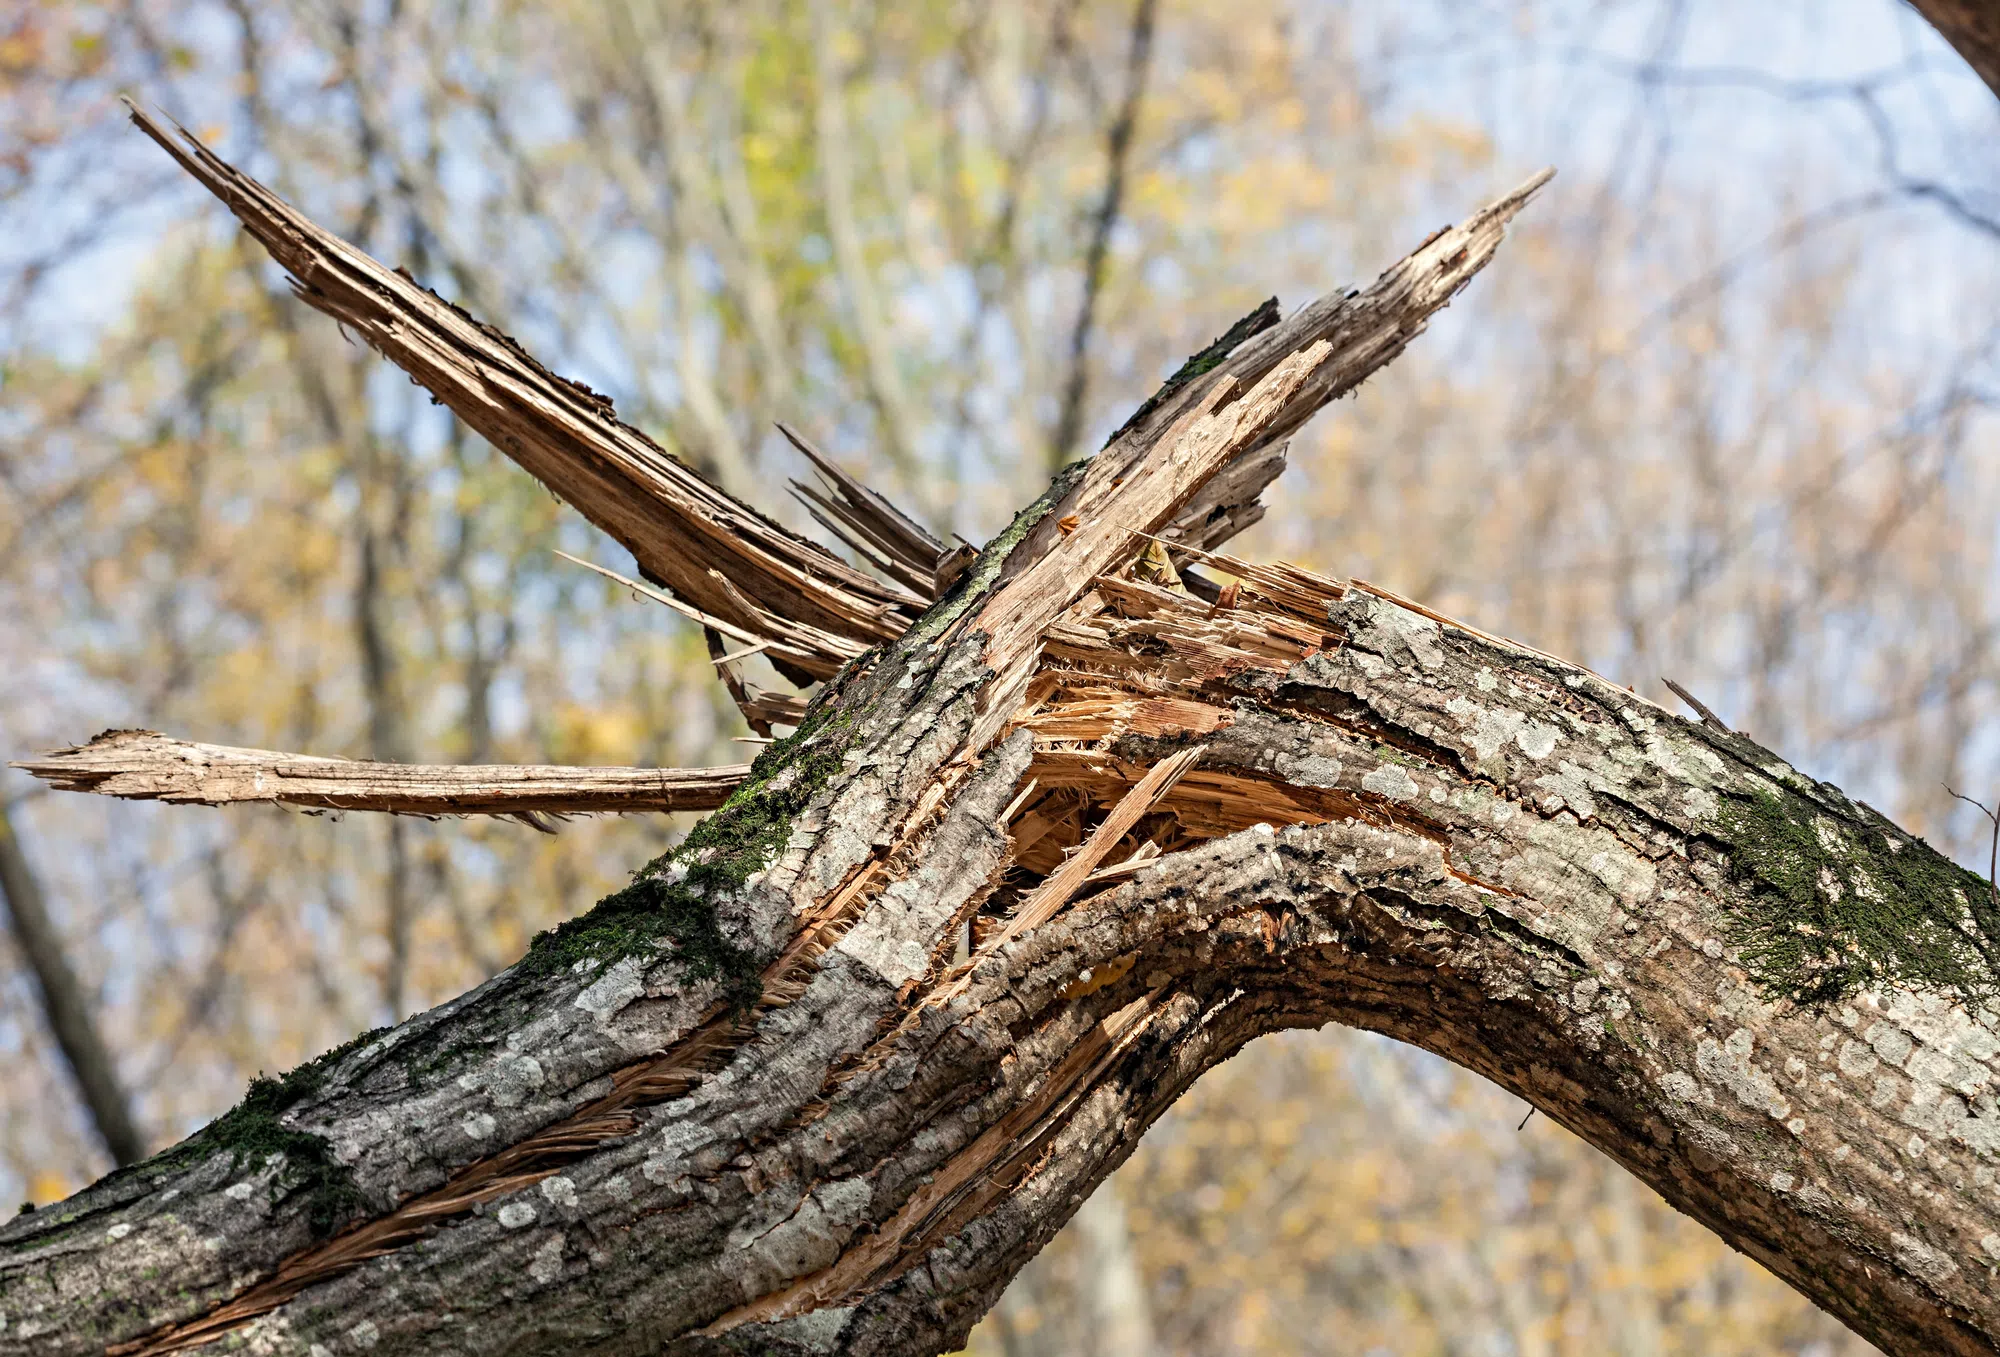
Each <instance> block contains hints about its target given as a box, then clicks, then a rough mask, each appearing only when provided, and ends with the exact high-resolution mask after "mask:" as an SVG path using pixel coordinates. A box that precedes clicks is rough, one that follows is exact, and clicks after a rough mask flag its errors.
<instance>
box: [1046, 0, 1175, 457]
mask: <svg viewBox="0 0 2000 1357" xmlns="http://www.w3.org/2000/svg"><path fill="white" fill-rule="evenodd" d="M1156 8H1157V6H1156V4H1155V0H1138V4H1137V6H1136V7H1135V8H1134V9H1133V11H1132V40H1131V45H1130V48H1129V51H1128V53H1127V56H1126V59H1125V95H1124V98H1123V99H1121V100H1120V101H1119V104H1118V114H1117V116H1116V117H1115V118H1113V119H1112V122H1111V127H1110V130H1109V131H1107V132H1106V133H1105V137H1104V196H1103V198H1102V199H1101V200H1100V201H1099V203H1098V205H1097V211H1096V213H1095V214H1093V218H1092V221H1091V226H1090V249H1089V250H1088V251H1087V252H1086V253H1085V255H1084V261H1083V297H1082V299H1081V300H1080V301H1079V302H1078V303H1077V309H1076V325H1075V326H1074V327H1073V328H1072V329H1071V331H1070V336H1069V377H1068V379H1067V380H1066V381H1065V382H1064V383H1063V394H1062V412H1061V413H1060V414H1059V415H1058V416H1057V418H1056V428H1055V433H1054V435H1053V436H1052V437H1051V438H1050V440H1049V464H1050V469H1051V470H1053V469H1054V468H1056V467H1058V466H1061V465H1062V464H1063V463H1064V462H1066V461H1068V460H1069V456H1070V450H1071V449H1072V448H1074V447H1075V446H1076V440H1077V436H1078V434H1079V433H1081V432H1082V425H1083V398H1084V393H1085V391H1086V390H1087V389H1088V387H1089V382H1090V367H1089V356H1090V339H1091V335H1092V333H1093V332H1094V330H1095V329H1096V325H1097V302H1098V297H1099V295H1100V294H1101V293H1102V292H1103V290H1104V275H1105V272H1106V269H1107V266H1108V263H1109V260H1110V254H1111V233H1112V232H1113V230H1115V229H1116V228H1117V225H1118V216H1119V213H1120V212H1122V211H1123V210H1124V206H1125V174H1126V163H1127V162H1128V161H1129V160H1130V159H1131V155H1132V137H1133V134H1134V133H1135V132H1137V130H1138V126H1139V106H1140V104H1141V103H1142V102H1143V101H1144V99H1145V95H1146V76H1147V74H1148V72H1149V71H1150V70H1151V69H1152V63H1153V14H1154V11H1155V9H1156Z"/></svg>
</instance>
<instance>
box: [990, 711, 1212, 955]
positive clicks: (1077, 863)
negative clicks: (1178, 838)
mask: <svg viewBox="0 0 2000 1357" xmlns="http://www.w3.org/2000/svg"><path fill="white" fill-rule="evenodd" d="M1201 756H1202V747H1201V746H1200V745H1196V746H1194V747H1193V748H1192V749H1183V750H1182V751H1180V753H1178V754H1174V755H1172V756H1170V757H1168V758H1164V759H1161V760H1160V761H1159V762H1158V763H1156V764H1154V765H1153V766H1152V767H1151V768H1149V769H1147V770H1146V775H1145V776H1144V777H1142V778H1140V779H1139V781H1138V783H1137V784H1136V785H1135V786H1134V787H1133V788H1132V790H1131V791H1129V792H1127V793H1125V795H1124V796H1122V797H1120V798H1119V800H1118V804H1117V805H1116V806H1113V807H1112V809H1111V814H1109V815H1107V816H1105V817H1104V823H1102V824H1100V825H1099V826H1098V827H1097V828H1096V829H1094V830H1092V831H1091V835H1090V837H1089V838H1088V839H1086V840H1084V843H1083V847H1081V848H1079V849H1077V851H1076V852H1075V853H1074V854H1072V855H1071V857H1070V859H1069V861H1067V862H1065V863H1063V865H1062V867H1061V869H1060V870H1058V871H1057V872H1056V874H1055V875H1054V876H1051V877H1050V878H1049V879H1048V880H1047V881H1044V882H1043V883H1042V884H1041V886H1040V887H1039V888H1037V889H1036V891H1035V893H1034V894H1033V895H1031V896H1029V897H1028V898H1027V899H1026V900H1024V901H1022V902H1021V907H1020V908H1019V909H1018V910H1017V911H1016V912H1015V914H1014V917H1013V918H1012V919H1011V920H1009V921H1008V924H1007V928H1006V931H1005V932H1004V933H1003V934H1002V935H1001V940H1002V941H1005V940H1006V939H1008V938H1013V937H1019V936H1020V935H1021V934H1022V933H1025V932H1027V931H1028V930H1029V929H1031V928H1038V927H1040V926H1041V925H1043V924H1045V923H1047V922H1048V921H1049V920H1050V919H1053V918H1054V917H1055V916H1056V911H1058V910H1060V909H1061V908H1062V907H1063V906H1064V905H1066V904H1068V903H1069V901H1070V897H1071V896H1073V895H1075V894H1076V892H1077V890H1078V889H1079V888H1081V887H1082V885H1083V883H1084V881H1085V880H1087V879H1088V878H1089V876H1090V874H1091V873H1092V872H1094V871H1096V870H1097V869H1098V867H1099V866H1100V865H1101V864H1102V863H1103V861H1104V859H1105V857H1106V856H1107V855H1108V854H1109V853H1110V852H1111V850H1112V849H1113V848H1115V847H1117V846H1118V844H1119V843H1120V842H1121V841H1122V840H1123V839H1124V838H1125V836H1126V835H1127V834H1129V833H1131V832H1132V827H1133V826H1134V825H1136V824H1138V823H1139V819H1140V817H1141V816H1143V815H1145V814H1146V812H1147V811H1149V810H1151V809H1152V808H1153V807H1154V806H1156V805H1158V804H1159V802H1160V800H1161V799H1162V798H1163V797H1165V796H1166V794H1167V793H1168V792H1170V791H1172V790H1173V788H1174V784H1175V783H1176V782H1179V781H1180V780H1181V778H1182V777H1183V776H1185V775H1186V773H1187V771H1188V769H1190V768H1192V767H1193V766H1194V764H1195V761H1196V760H1198V759H1199V758H1201Z"/></svg>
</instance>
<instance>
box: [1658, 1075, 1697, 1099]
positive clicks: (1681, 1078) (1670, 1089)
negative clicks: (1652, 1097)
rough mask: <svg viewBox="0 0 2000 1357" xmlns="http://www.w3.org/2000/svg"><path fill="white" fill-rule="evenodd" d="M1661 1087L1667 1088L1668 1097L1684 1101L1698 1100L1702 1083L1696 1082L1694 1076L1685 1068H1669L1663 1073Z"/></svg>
mask: <svg viewBox="0 0 2000 1357" xmlns="http://www.w3.org/2000/svg"><path fill="white" fill-rule="evenodd" d="M1660 1087H1661V1088H1663V1089H1665V1090H1666V1092H1667V1096H1668V1097H1670V1098H1672V1099H1674V1100H1675V1101H1676V1102H1683V1103H1691V1102H1694V1101H1696V1097H1697V1095H1698V1094H1699V1093H1700V1092H1701V1085H1699V1084H1697V1083H1695V1081H1694V1076H1693V1075H1691V1074H1689V1073H1687V1072H1686V1071H1684V1070H1669V1071H1667V1073H1665V1074H1663V1075H1661V1076H1660Z"/></svg>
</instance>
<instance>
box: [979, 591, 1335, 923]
mask: <svg viewBox="0 0 2000 1357" xmlns="http://www.w3.org/2000/svg"><path fill="white" fill-rule="evenodd" d="M1201 554H1202V556H1203V558H1204V560H1205V562H1206V564H1208V565H1209V566H1210V567H1211V568H1212V569H1215V570H1217V571H1218V572H1223V573H1226V574H1228V575H1233V576H1236V578H1235V579H1234V580H1233V581H1232V582H1231V583H1230V584H1229V585H1228V586H1227V590H1226V596H1227V599H1228V602H1227V603H1226V604H1225V603H1207V602H1204V601H1202V600H1200V599H1198V598H1193V597H1190V596H1188V595H1186V594H1183V593H1179V592H1176V591H1175V590H1172V589H1168V588H1162V587H1160V586H1158V585H1154V584H1147V583H1144V582H1142V581H1139V580H1135V579H1132V578H1129V577H1121V576H1113V575H1103V576H1099V577H1098V578H1097V580H1096V581H1095V582H1094V583H1093V585H1092V587H1091V589H1090V591H1089V592H1087V593H1086V594H1085V595H1084V596H1083V597H1082V598H1081V599H1079V600H1078V601H1077V602H1076V603H1075V604H1074V605H1073V606H1071V607H1070V608H1069V609H1068V610H1067V611H1066V612H1064V613H1063V614H1062V615H1061V616H1060V617H1058V618H1057V619H1056V620H1055V621H1054V623H1052V624H1051V625H1050V627H1049V642H1048V644H1047V646H1046V647H1045V649H1044V651H1043V656H1044V658H1043V662H1042V665H1041V667H1040V669H1038V670H1037V671H1036V673H1035V675H1034V677H1033V678H1032V679H1031V680H1030V681H1029V683H1028V685H1027V689H1026V692H1025V694H1024V696H1023V699H1022V702H1021V705H1020V706H1019V708H1018V709H1017V710H1016V711H1015V712H1014V713H1013V715H1012V717H1011V719H1010V720H1009V721H1008V723H1007V726H1006V729H1008V730H1027V731H1030V732H1032V733H1033V735H1034V739H1035V754H1034V762H1033V764H1032V765H1031V772H1032V776H1033V777H1034V779H1035V788H1036V795H1035V796H1033V797H1032V798H1030V799H1029V800H1027V801H1026V802H1025V804H1024V805H1023V807H1022V808H1021V814H1020V816H1019V818H1018V819H1017V820H1016V821H1015V822H1014V824H1013V825H1012V827H1011V828H1012V832H1013V835H1014V860H1015V863H1016V865H1017V866H1018V867H1020V868H1022V869H1024V870H1027V871H1030V872H1035V873H1038V874H1048V873H1051V872H1058V871H1060V872H1061V873H1063V874H1068V873H1069V872H1070V864H1075V863H1078V862H1080V861H1083V860H1085V859H1086V852H1087V850H1078V849H1077V846H1078V845H1080V844H1085V843H1086V842H1087V843H1091V844H1095V843H1096V842H1097V841H1098V839H1099V838H1100V837H1101V835H1102V831H1103V829H1104V827H1105V826H1106V825H1109V824H1111V823H1112V820H1111V818H1106V820H1105V821H1104V823H1103V824H1100V825H1095V826H1094V825H1093V819H1094V817H1095V815H1096V813H1097V812H1098V811H1099V810H1102V809H1104V808H1111V807H1123V806H1125V805H1126V804H1128V803H1129V802H1130V801H1131V800H1132V799H1133V798H1134V797H1135V796H1137V795H1138V793H1139V791H1140V789H1141V788H1144V787H1145V786H1146V784H1147V782H1148V781H1149V779H1151V778H1152V777H1153V775H1154V774H1155V773H1156V772H1157V771H1158V769H1159V768H1162V767H1165V766H1166V764H1165V763H1161V764H1153V763H1151V762H1150V761H1142V760H1139V759H1136V758H1130V757H1121V756H1120V755H1119V754H1117V753H1115V752H1113V751H1114V747H1115V746H1116V745H1117V744H1118V742H1119V741H1121V740H1124V739H1126V738H1127V737H1139V738H1141V739H1144V740H1148V741H1158V742H1161V743H1164V744H1169V745H1171V744H1174V743H1181V744H1185V745H1189V746H1194V745H1198V743H1199V741H1200V740H1201V739H1202V738H1203V737H1205V736H1207V735H1210V734H1212V733H1214V732H1215V731H1217V730H1220V729H1222V728H1224V727H1226V726H1228V725H1230V724H1231V723H1232V721H1233V720H1234V717H1233V714H1232V702H1233V700H1234V697H1235V696H1236V695H1237V694H1236V692H1235V691H1233V690H1232V687H1231V685H1232V684H1234V683H1241V682H1242V681H1243V680H1244V679H1245V678H1246V677H1249V676H1256V675H1260V674H1261V675H1265V676H1268V678H1267V680H1266V681H1270V680H1275V679H1276V678H1278V677H1280V676H1282V675H1283V674H1284V673H1285V672H1286V671H1287V670H1289V669H1290V668H1291V667H1292V666H1293V665H1295V664H1297V663H1298V662H1299V661H1301V660H1304V659H1308V658H1310V657H1311V656H1312V655H1314V654H1316V653H1318V652H1319V651H1320V650H1321V649H1324V648H1326V647H1329V646H1333V645H1338V644H1339V643H1340V641H1341V640H1342V638H1341V637H1339V636H1337V635H1335V634H1333V633H1332V632H1330V631H1329V624H1328V623H1327V621H1326V618H1327V608H1328V605H1330V604H1331V603H1333V602H1334V601H1336V600H1337V599H1339V598H1341V597H1342V596H1343V595H1344V594H1345V593H1346V588H1347V586H1345V585H1344V584H1342V583H1341V582H1340V581H1338V580H1334V579H1328V578H1326V577H1325V576H1321V575H1315V574H1313V573H1311V572H1310V571H1305V570H1301V569H1298V568H1297V567H1295V566H1289V565H1275V566H1273V565H1251V564H1249V563H1247V562H1242V561H1236V560H1232V559H1230V558H1228V557H1218V556H1210V555H1208V554H1207V553H1201ZM1167 762H1169V763H1171V762H1173V760H1168V761H1167ZM1190 763H1192V761H1191V760H1190ZM1146 811H1147V812H1148V813H1150V814H1152V815H1154V816H1156V817H1164V819H1165V820H1166V821H1168V823H1166V824H1160V825H1155V826H1154V827H1153V829H1152V832H1151V833H1150V835H1147V836H1145V842H1144V843H1140V844H1138V845H1136V846H1134V847H1133V849H1132V851H1131V857H1132V858H1133V859H1137V861H1136V862H1132V864H1131V866H1129V867H1125V865H1124V864H1122V863H1118V862H1116V861H1115V860H1113V866H1116V867H1120V868H1122V870H1119V871H1117V872H1116V873H1115V874H1114V873H1109V872H1107V870H1106V869H1105V868H1104V866H1103V863H1104V862H1105V861H1106V860H1107V859H1108V858H1109V857H1110V855H1109V854H1108V852H1100V853H1098V854H1096V855H1095V856H1092V857H1089V858H1088V862H1089V865H1088V867H1086V868H1084V869H1083V870H1082V871H1079V872H1077V873H1076V874H1075V875H1076V876H1077V878H1078V879H1077V881H1076V883H1075V886H1074V887H1072V889H1075V888H1077V887H1082V886H1085V885H1099V884H1107V883H1108V882H1110V881H1112V880H1116V879H1119V878H1121V877H1123V876H1125V875H1129V874H1130V872H1131V871H1134V870H1137V863H1138V862H1143V861H1144V860H1145V858H1146V857H1150V856H1152V855H1153V854H1156V853H1158V852H1160V851H1162V850H1163V849H1164V850H1166V851H1171V850H1172V849H1174V848H1179V847H1184V846H1186V845H1187V844H1188V843H1191V842H1196V841H1199V840H1201V839H1207V838H1214V837H1217V836H1220V835H1223V834H1230V833H1234V832H1235V831H1237V830H1239V829H1245V828H1248V827H1249V826H1251V825H1254V824H1260V823H1262V824H1315V823H1319V822H1322V821H1326V820H1331V819H1335V818H1338V817H1343V816H1348V815H1362V816H1363V817H1364V818H1366V817H1369V816H1370V814H1371V813H1370V811H1369V809H1368V808H1367V807H1365V806H1363V805H1361V804H1360V803H1359V802H1358V801H1357V800H1356V799H1355V798H1354V797H1352V796H1350V795H1348V794H1346V793H1342V792H1335V791H1321V790H1317V789H1314V788H1309V787H1299V786H1296V785H1291V784H1288V783H1286V782H1284V781H1282V780H1280V779H1277V778H1275V777H1274V778H1270V779H1265V778H1260V777H1257V776H1255V775H1254V774H1252V773H1249V772H1245V771H1241V770H1235V769H1231V770H1228V771H1222V770H1213V769H1204V768H1201V767H1200V766H1199V765H1198V764H1194V765H1193V766H1183V767H1181V768H1179V769H1177V770H1176V775H1175V776H1174V777H1173V778H1171V779H1170V780H1168V781H1167V782H1166V783H1165V785H1164V786H1162V787H1160V788H1159V789H1158V790H1157V791H1156V792H1155V793H1153V794H1152V795H1150V796H1149V798H1148V799H1147V803H1146ZM1113 814H1114V815H1115V811H1114V812H1113ZM1133 823H1137V819H1136V817H1135V818H1134V820H1133ZM1130 828H1131V825H1130V824H1128V825H1126V826H1125V827H1124V829H1125V830H1129V829H1130ZM1120 833H1121V835H1122V834H1123V833H1124V830H1121V831H1120ZM1105 847H1106V849H1107V850H1108V849H1109V848H1110V847H1111V845H1106V846H1105ZM1071 851H1075V856H1073V857H1070V858H1069V859H1068V862H1067V863H1065V861H1064V856H1063V855H1064V854H1065V853H1066V852H1071ZM1142 855H1143V856H1142ZM1051 884H1053V880H1052V881H1051Z"/></svg>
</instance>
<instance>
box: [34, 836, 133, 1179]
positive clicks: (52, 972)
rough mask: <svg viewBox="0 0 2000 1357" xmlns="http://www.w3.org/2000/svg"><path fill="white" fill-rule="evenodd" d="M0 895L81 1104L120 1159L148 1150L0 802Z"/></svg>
mask: <svg viewBox="0 0 2000 1357" xmlns="http://www.w3.org/2000/svg"><path fill="white" fill-rule="evenodd" d="M0 897H4V898H5V900H6V904H7V917H8V921H9V922H10V923H11V924H12V925H13V931H14V943H15V945H16V946H18V947H19V948H20V949H21V955H22V957H23V958H24V959H26V961H27V963H28V969H29V970H31V971H33V972H34V976H35V988H36V989H37V990H39V991H40V993H41V996H42V1015H43V1016H44V1017H45V1018H46V1019H47V1020H48V1024H49V1030H50V1031H51V1032H53V1033H54V1034H55V1038H56V1046H57V1047H58V1048H59V1049H60V1050H61V1051H62V1053H63V1059H64V1060H65V1061H67V1062H68V1063H69V1069H70V1074H71V1075H73V1076H74V1077H75V1079H76V1086H77V1091H78V1092H79V1093H81V1094H82V1095H83V1105H84V1107H85V1108H86V1109H87V1110H88V1111H89V1113H90V1119H91V1122H92V1124H93V1125H95V1126H96V1128H97V1134H98V1138H99V1139H101V1140H102V1141H103V1142H104V1148H105V1149H106V1150H109V1151H110V1152H111V1158H112V1159H113V1160H114V1161H116V1162H117V1163H119V1164H136V1163H137V1162H139V1160H141V1159H143V1158H145V1157H146V1140H145V1137H144V1136H142V1135H141V1134H140V1133H139V1126H138V1122H137V1121H136V1120H135V1119H134V1118H133V1116H132V1103H131V1100H130V1098H128V1097H127V1095H126V1093H125V1088H124V1085H123V1083H122V1082H121V1081H120V1080H119V1078H118V1066H117V1063H116V1062H115V1061H114V1060H112V1058H111V1051H110V1048H109V1047H107V1046H106V1045H105V1044H104V1037H103V1036H102V1035H101V1034H100V1033H99V1032H98V1030H97V1020H96V1018H95V1017H93V1016H92V1014H91V1011H90V1010H91V1004H90V1000H89V998H88V997H87V996H86V995H85V994H84V992H83V984H82V982H81V981H79V980H78V979H77V977H76V972H75V971H74V970H72V969H71V967H70V964H69V957H68V956H67V955H65V954H64V951H63V944H62V935H61V934H60V933H59V932H57V930H56V925H55V921H54V920H53V919H51V918H50V917H49V907H48V902H47V901H46V900H45V899H44V898H43V896H42V885H41V882H39V881H37V880H36V879H35V874H34V870H33V869H32V868H31V867H29V865H28V857H27V854H25V853H23V852H22V851H21V841H20V840H19V839H18V838H17V837H15V834H14V823H13V821H12V819H11V818H9V816H8V814H7V808H6V807H5V806H4V805H0Z"/></svg>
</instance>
